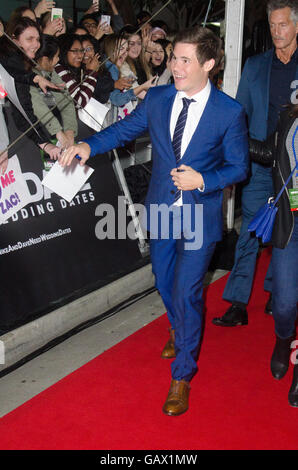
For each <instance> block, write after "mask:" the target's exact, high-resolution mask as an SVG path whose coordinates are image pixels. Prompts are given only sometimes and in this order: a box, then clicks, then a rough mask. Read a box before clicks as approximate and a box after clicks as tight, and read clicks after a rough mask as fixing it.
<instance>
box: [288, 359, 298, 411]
mask: <svg viewBox="0 0 298 470" xmlns="http://www.w3.org/2000/svg"><path fill="white" fill-rule="evenodd" d="M288 400H289V404H290V405H291V406H295V407H298V364H295V365H294V372H293V381H292V385H291V388H290V391H289V395H288Z"/></svg>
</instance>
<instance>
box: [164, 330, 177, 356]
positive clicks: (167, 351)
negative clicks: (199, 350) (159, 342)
mask: <svg viewBox="0 0 298 470" xmlns="http://www.w3.org/2000/svg"><path fill="white" fill-rule="evenodd" d="M169 332H170V339H169V341H168V342H167V343H166V345H165V347H164V348H163V350H162V353H161V357H162V358H163V359H173V358H174V357H176V353H175V330H174V329H173V328H169Z"/></svg>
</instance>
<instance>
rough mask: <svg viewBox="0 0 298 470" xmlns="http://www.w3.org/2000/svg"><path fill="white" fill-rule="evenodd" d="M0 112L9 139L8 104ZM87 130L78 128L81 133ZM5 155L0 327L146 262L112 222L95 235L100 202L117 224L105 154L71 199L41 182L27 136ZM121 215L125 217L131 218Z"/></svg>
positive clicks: (114, 186)
mask: <svg viewBox="0 0 298 470" xmlns="http://www.w3.org/2000/svg"><path fill="white" fill-rule="evenodd" d="M6 115H7V118H8V131H9V136H10V142H12V141H13V140H14V139H16V137H17V136H18V135H19V132H18V131H17V130H16V128H15V126H14V123H13V120H12V118H11V113H10V109H9V108H6ZM84 132H85V135H83V134H84ZM86 132H87V133H88V130H87V131H86V129H84V128H83V129H81V135H82V138H83V137H85V136H86ZM9 156H10V160H9V165H10V166H9V168H8V173H7V172H6V174H5V175H6V176H5V178H4V179H3V180H1V198H0V202H1V204H2V206H0V207H2V211H3V212H5V211H7V212H6V213H5V214H2V215H3V216H7V215H9V217H5V220H3V219H1V222H2V223H1V225H0V277H1V291H0V292H1V294H0V295H1V311H0V332H2V333H3V331H4V332H5V331H9V330H10V329H12V328H14V327H16V326H18V325H20V324H23V323H26V322H28V321H31V320H32V319H33V318H36V317H38V316H40V315H43V314H46V313H48V312H49V311H51V310H53V309H55V308H57V307H60V306H61V305H64V304H66V303H68V302H70V301H71V300H74V299H75V298H78V297H80V296H81V295H84V294H85V293H87V292H90V291H92V290H95V289H97V288H99V287H101V286H103V285H105V284H107V283H110V282H112V281H113V280H115V279H117V278H119V277H121V276H123V275H125V274H127V273H128V272H130V271H132V270H134V269H137V268H138V267H140V265H143V263H144V261H143V260H142V256H141V254H140V251H139V248H138V243H137V241H136V240H132V239H130V238H128V237H120V238H119V237H118V236H117V227H115V233H114V236H113V234H110V235H111V236H107V237H106V238H105V237H103V236H100V235H99V230H98V228H99V226H100V227H102V226H103V224H102V220H103V212H102V211H101V210H100V208H101V206H102V204H104V205H105V206H108V207H111V208H114V210H115V215H116V217H115V221H116V225H117V220H118V219H117V211H118V204H119V198H121V197H122V194H121V191H120V188H119V185H118V182H117V179H116V176H115V173H114V171H113V168H112V164H111V161H110V158H109V156H108V155H101V156H100V157H98V158H96V159H95V160H94V161H93V162H92V166H93V169H94V171H93V173H92V174H91V176H90V178H89V179H88V180H87V182H86V183H85V184H84V185H83V187H82V188H81V189H80V190H79V191H78V192H77V194H76V195H75V196H74V197H73V199H72V200H71V201H70V202H68V201H66V200H65V199H64V198H63V197H61V196H59V195H58V194H56V193H55V192H53V191H52V190H50V189H49V188H47V187H46V186H44V185H43V184H42V180H43V179H44V177H45V175H46V170H45V168H44V164H43V161H42V159H41V155H40V151H39V149H38V148H37V147H36V146H35V145H34V144H33V143H32V141H30V139H28V138H27V137H26V136H25V137H23V139H22V140H20V141H19V142H17V143H16V144H15V145H14V146H13V148H12V149H11V155H9ZM11 157H12V158H11ZM11 165H15V166H11ZM17 181H18V182H20V181H22V182H24V181H25V186H24V187H23V193H22V194H21V191H20V189H18V188H17V187H16V186H14V185H15V184H16V183H17ZM3 186H4V187H3ZM9 190H11V192H10V193H9V192H8V191H9ZM20 196H22V199H23V201H24V202H26V204H24V205H22V207H21V205H20V206H19V207H18V204H19V202H18V197H19V199H20V200H21V197H20ZM26 198H27V199H26ZM17 208H18V210H16V209H17ZM0 211H1V210H0ZM9 211H11V213H10V214H8V212H9ZM126 222H127V224H129V219H127V221H125V223H126ZM122 223H123V221H122ZM101 235H102V234H101Z"/></svg>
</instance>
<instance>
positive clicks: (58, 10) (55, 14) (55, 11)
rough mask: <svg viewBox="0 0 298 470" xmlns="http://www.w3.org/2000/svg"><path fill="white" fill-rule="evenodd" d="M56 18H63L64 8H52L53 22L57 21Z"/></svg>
mask: <svg viewBox="0 0 298 470" xmlns="http://www.w3.org/2000/svg"><path fill="white" fill-rule="evenodd" d="M56 18H63V10H62V8H52V13H51V21H53V20H55V19H56Z"/></svg>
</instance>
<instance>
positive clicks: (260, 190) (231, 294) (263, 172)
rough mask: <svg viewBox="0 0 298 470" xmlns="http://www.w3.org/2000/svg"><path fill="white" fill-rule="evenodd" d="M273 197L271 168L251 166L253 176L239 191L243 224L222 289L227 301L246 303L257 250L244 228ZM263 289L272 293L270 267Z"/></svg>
mask: <svg viewBox="0 0 298 470" xmlns="http://www.w3.org/2000/svg"><path fill="white" fill-rule="evenodd" d="M272 195H273V186H272V175H271V169H270V168H265V167H262V166H261V165H256V164H255V165H253V175H252V176H251V178H250V181H249V183H248V184H247V185H246V186H244V188H243V191H242V224H241V229H240V234H239V238H238V241H237V245H236V251H235V260H234V265H233V269H232V271H231V274H230V276H229V279H228V281H227V284H226V286H225V290H224V293H223V298H224V299H225V300H227V301H229V302H234V301H237V302H242V303H244V304H248V301H249V297H250V294H251V289H252V284H253V280H254V275H255V267H256V259H257V254H258V250H259V241H258V239H257V238H256V237H255V236H254V235H252V234H251V233H250V232H248V230H247V228H248V225H249V223H250V221H251V220H252V218H253V217H254V215H255V214H256V212H257V211H258V210H259V208H260V207H262V205H264V204H265V203H266V202H267V201H268V198H269V197H270V196H272ZM264 289H265V290H267V291H269V292H271V289H272V287H271V264H270V265H269V268H268V271H267V275H266V279H265V282H264Z"/></svg>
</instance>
